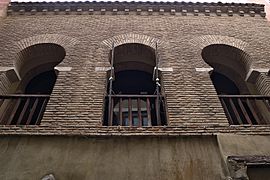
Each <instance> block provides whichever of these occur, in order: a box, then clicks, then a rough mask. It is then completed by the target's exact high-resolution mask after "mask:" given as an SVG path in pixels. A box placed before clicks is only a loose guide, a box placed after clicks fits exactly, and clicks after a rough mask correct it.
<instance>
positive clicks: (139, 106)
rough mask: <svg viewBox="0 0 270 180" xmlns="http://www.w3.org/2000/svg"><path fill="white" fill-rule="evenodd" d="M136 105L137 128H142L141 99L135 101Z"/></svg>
mask: <svg viewBox="0 0 270 180" xmlns="http://www.w3.org/2000/svg"><path fill="white" fill-rule="evenodd" d="M137 103H138V105H137V106H138V119H139V127H142V112H141V99H140V98H138V99H137Z"/></svg>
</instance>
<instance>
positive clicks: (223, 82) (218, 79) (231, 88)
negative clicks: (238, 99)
mask: <svg viewBox="0 0 270 180" xmlns="http://www.w3.org/2000/svg"><path fill="white" fill-rule="evenodd" d="M210 78H211V80H212V82H213V84H214V87H215V89H216V91H217V94H219V95H220V94H224V95H229V94H230V95H232V94H240V91H239V89H238V87H237V86H236V85H235V83H234V82H233V81H232V80H230V79H229V78H228V77H226V76H225V75H223V74H220V73H218V72H215V71H213V72H212V73H211V75H210Z"/></svg>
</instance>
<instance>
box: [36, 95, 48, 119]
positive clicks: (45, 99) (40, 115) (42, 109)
mask: <svg viewBox="0 0 270 180" xmlns="http://www.w3.org/2000/svg"><path fill="white" fill-rule="evenodd" d="M48 100H49V98H44V100H43V103H42V106H41V108H40V110H39V113H38V118H37V120H36V123H35V124H40V122H41V118H42V115H43V113H44V111H45V107H46V104H47V102H48Z"/></svg>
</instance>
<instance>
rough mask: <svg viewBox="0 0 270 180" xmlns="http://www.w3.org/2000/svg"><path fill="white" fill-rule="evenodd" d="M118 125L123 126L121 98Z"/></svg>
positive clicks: (120, 100)
mask: <svg viewBox="0 0 270 180" xmlns="http://www.w3.org/2000/svg"><path fill="white" fill-rule="evenodd" d="M119 125H120V126H123V113H122V98H120V99H119Z"/></svg>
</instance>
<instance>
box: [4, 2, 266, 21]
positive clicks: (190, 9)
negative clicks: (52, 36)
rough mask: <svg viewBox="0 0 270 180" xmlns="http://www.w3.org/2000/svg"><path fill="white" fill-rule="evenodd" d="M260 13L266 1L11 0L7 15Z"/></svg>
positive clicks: (242, 14) (243, 14)
mask: <svg viewBox="0 0 270 180" xmlns="http://www.w3.org/2000/svg"><path fill="white" fill-rule="evenodd" d="M46 14H51V15H52V14H55V15H58V14H62V15H64V14H66V15H69V14H77V15H82V14H84V15H88V14H89V15H92V14H97V15H107V14H108V15H128V14H136V15H183V16H185V15H195V16H198V15H199V14H203V15H206V16H210V14H211V15H212V14H214V15H217V16H221V15H222V14H227V15H228V16H233V15H240V16H246V15H249V16H251V17H254V16H255V15H259V16H261V17H265V15H266V14H265V12H264V5H261V4H241V3H221V2H219V3H191V2H189V3H187V2H117V1H116V2H96V1H92V2H27V3H19V2H12V3H10V5H9V7H8V15H46Z"/></svg>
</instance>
